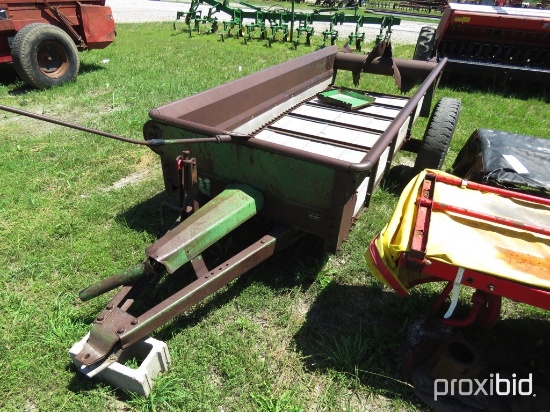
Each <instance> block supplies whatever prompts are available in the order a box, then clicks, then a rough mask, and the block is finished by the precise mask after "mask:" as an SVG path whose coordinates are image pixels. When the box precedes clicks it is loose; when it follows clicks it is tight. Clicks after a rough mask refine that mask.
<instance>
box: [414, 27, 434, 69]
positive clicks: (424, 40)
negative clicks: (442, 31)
mask: <svg viewBox="0 0 550 412" xmlns="http://www.w3.org/2000/svg"><path fill="white" fill-rule="evenodd" d="M434 45H435V29H434V28H433V27H429V26H424V27H422V28H421V29H420V33H419V34H418V40H417V41H416V47H415V49H414V53H413V60H423V61H428V60H430V59H431V58H432V53H433V49H434Z"/></svg>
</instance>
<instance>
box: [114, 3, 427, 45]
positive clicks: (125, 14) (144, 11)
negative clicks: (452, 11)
mask: <svg viewBox="0 0 550 412" xmlns="http://www.w3.org/2000/svg"><path fill="white" fill-rule="evenodd" d="M107 5H109V6H110V7H111V9H112V10H113V15H114V18H115V22H118V23H138V22H154V21H173V20H175V18H176V12H178V11H186V10H189V3H174V2H168V1H155V0H132V1H128V0H107ZM209 7H210V6H208V5H201V6H199V10H201V9H202V10H208V9H209ZM235 7H238V4H236V5H235ZM216 17H217V18H218V20H219V21H223V20H228V19H229V16H228V15H226V14H225V13H217V14H216ZM313 26H314V27H315V32H316V33H322V32H323V31H324V30H327V29H328V27H329V25H328V24H326V23H314V25H313ZM423 26H433V27H436V26H437V24H436V23H435V24H429V23H428V24H426V23H415V22H411V21H401V24H400V25H398V26H393V27H392V36H391V38H392V43H394V44H408V43H411V44H415V43H416V40H417V38H418V32H419V31H420V28H421V27H423ZM336 30H337V31H338V34H339V37H340V38H344V37H346V36H347V35H348V34H350V33H352V32H354V31H355V25H353V24H343V25H339V26H337V27H336ZM360 32H364V33H365V37H366V39H367V40H368V41H370V40H374V39H375V38H376V36H377V35H378V34H379V32H380V26H379V25H365V26H363V27H362V28H361V29H360Z"/></svg>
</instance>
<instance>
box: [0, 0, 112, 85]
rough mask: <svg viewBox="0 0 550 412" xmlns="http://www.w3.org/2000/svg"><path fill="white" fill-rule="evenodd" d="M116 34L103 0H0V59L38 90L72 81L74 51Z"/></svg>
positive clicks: (95, 46) (100, 45) (75, 64)
mask: <svg viewBox="0 0 550 412" xmlns="http://www.w3.org/2000/svg"><path fill="white" fill-rule="evenodd" d="M115 36H116V32H115V22H114V19H113V14H112V12H111V8H110V7H108V6H105V0H80V1H75V0H55V1H51V2H49V1H47V0H0V63H13V65H14V67H15V70H16V71H17V74H18V75H19V77H21V79H22V80H23V81H24V82H25V83H27V84H28V85H30V86H33V87H36V88H39V89H44V88H48V87H51V86H55V85H59V84H62V83H65V82H68V81H72V80H74V79H75V78H76V76H77V75H78V70H79V67H80V58H79V55H78V51H81V50H88V49H103V48H105V47H107V46H108V45H109V44H111V43H112V42H113V41H114V39H115Z"/></svg>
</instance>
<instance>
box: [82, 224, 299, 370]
mask: <svg viewBox="0 0 550 412" xmlns="http://www.w3.org/2000/svg"><path fill="white" fill-rule="evenodd" d="M303 235H304V233H303V232H300V231H297V230H295V229H292V228H289V227H287V226H279V227H277V228H275V229H273V230H272V231H270V232H269V233H268V234H267V235H265V236H262V237H261V238H260V239H258V240H257V241H255V242H254V243H252V244H251V245H250V246H249V247H247V248H245V249H244V250H243V251H241V252H240V253H237V254H236V255H234V256H233V257H231V258H230V259H229V260H227V261H226V262H223V263H222V264H220V265H218V266H216V267H213V268H211V269H209V270H208V271H204V267H203V268H202V269H200V272H198V273H197V279H196V280H195V281H193V282H191V283H190V284H188V285H187V286H185V287H183V288H182V289H180V290H179V291H178V292H176V293H175V294H173V295H172V296H170V297H169V298H168V299H166V300H164V301H162V302H161V303H159V304H157V305H155V306H154V307H152V308H151V309H149V310H147V311H146V312H144V313H143V314H141V315H139V316H132V315H130V314H129V313H128V312H127V311H128V309H129V308H130V307H131V305H132V304H133V303H134V300H135V299H137V298H138V296H139V293H141V290H143V287H141V288H140V289H141V290H133V288H132V287H131V286H124V287H123V288H122V289H121V291H120V292H119V293H118V294H117V295H116V296H115V297H114V298H113V300H111V302H109V303H108V304H107V305H106V308H105V310H104V311H103V312H101V313H100V314H99V315H98V317H97V318H96V320H95V321H94V324H93V325H92V328H91V330H90V337H89V339H88V341H87V342H86V344H85V345H84V348H83V349H82V351H81V352H80V353H79V354H78V355H77V356H76V359H77V360H78V361H80V362H82V363H83V364H84V365H92V364H96V363H98V362H100V361H102V360H103V359H105V358H106V357H107V356H108V355H110V354H111V353H113V352H116V351H117V350H119V349H125V348H127V347H129V346H130V345H132V344H134V343H135V342H137V341H139V340H140V339H142V338H143V337H145V336H147V335H148V334H149V333H151V332H152V331H154V330H155V329H157V328H158V327H160V326H162V325H164V324H165V323H166V322H168V321H169V320H171V319H173V318H174V317H175V316H177V315H178V314H180V313H182V312H183V311H185V310H187V309H188V308H190V307H191V306H193V305H195V304H196V303H198V302H200V301H201V300H202V299H204V298H205V297H207V296H209V295H211V294H212V293H214V292H216V291H217V290H219V289H220V288H221V287H223V286H224V285H226V284H227V283H229V282H230V281H232V280H234V279H236V278H237V277H239V276H240V275H242V274H243V273H245V272H247V271H248V270H250V269H251V268H253V267H255V266H257V265H258V264H259V263H261V262H262V261H264V260H265V259H267V258H269V257H270V256H272V255H273V254H275V253H276V252H278V251H279V250H282V249H284V248H286V247H288V246H289V245H290V244H292V243H294V242H295V241H297V240H298V239H300V238H301V237H302V236H303ZM199 266H201V267H202V264H199ZM193 267H195V265H193Z"/></svg>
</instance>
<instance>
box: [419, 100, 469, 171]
mask: <svg viewBox="0 0 550 412" xmlns="http://www.w3.org/2000/svg"><path fill="white" fill-rule="evenodd" d="M460 106H461V103H460V100H457V99H450V98H448V97H443V98H442V99H441V100H439V101H438V102H437V104H436V105H435V108H434V110H433V112H432V115H431V116H430V120H429V122H428V126H427V127H426V131H425V132H424V137H423V139H422V143H421V144H420V149H419V150H418V154H417V155H416V161H415V163H414V168H413V172H414V174H415V175H416V174H418V173H420V172H421V171H422V170H424V169H441V167H442V166H443V162H444V161H445V156H446V155H447V152H448V151H449V146H450V144H451V139H452V138H453V134H454V132H455V129H456V125H457V123H458V118H459V116H460Z"/></svg>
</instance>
